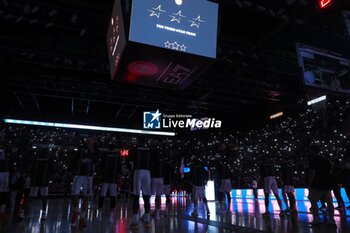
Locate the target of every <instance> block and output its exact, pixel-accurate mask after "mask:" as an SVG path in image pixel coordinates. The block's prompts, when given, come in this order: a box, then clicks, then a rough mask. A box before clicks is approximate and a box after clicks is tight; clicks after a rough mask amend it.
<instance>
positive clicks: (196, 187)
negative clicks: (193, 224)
mask: <svg viewBox="0 0 350 233" xmlns="http://www.w3.org/2000/svg"><path fill="white" fill-rule="evenodd" d="M190 177H191V181H192V189H193V192H192V195H193V197H192V198H193V204H194V210H193V212H192V213H191V215H192V217H195V218H196V217H197V216H198V201H200V200H203V203H204V205H205V208H206V211H207V216H209V215H210V211H209V206H208V201H207V198H206V197H205V185H206V183H207V182H208V178H209V176H208V171H207V170H205V168H204V167H203V166H202V165H201V164H200V163H198V162H197V164H195V165H193V166H191V170H190Z"/></svg>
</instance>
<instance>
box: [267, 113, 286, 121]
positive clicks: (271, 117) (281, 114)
mask: <svg viewBox="0 0 350 233" xmlns="http://www.w3.org/2000/svg"><path fill="white" fill-rule="evenodd" d="M280 116H283V112H278V113H276V114H273V115H271V116H270V120H272V119H275V118H277V117H280Z"/></svg>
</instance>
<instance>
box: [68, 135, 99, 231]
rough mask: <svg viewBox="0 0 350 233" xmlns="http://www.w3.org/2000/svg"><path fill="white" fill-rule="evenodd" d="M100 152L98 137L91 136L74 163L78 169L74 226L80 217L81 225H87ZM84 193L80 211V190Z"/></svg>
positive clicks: (74, 199) (73, 188)
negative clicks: (95, 165)
mask: <svg viewBox="0 0 350 233" xmlns="http://www.w3.org/2000/svg"><path fill="white" fill-rule="evenodd" d="M98 157H99V152H98V149H97V144H96V139H95V138H94V137H92V136H89V137H88V138H87V139H86V141H85V145H84V146H83V147H82V148H81V149H80V150H79V151H78V157H77V160H76V164H75V165H74V166H75V168H76V169H77V175H76V176H74V179H73V184H72V207H73V216H72V219H71V223H72V225H73V226H75V225H76V223H77V221H78V218H79V217H80V220H79V226H80V227H86V221H85V218H86V214H87V210H88V205H89V198H90V197H91V196H92V194H93V193H92V182H93V174H94V164H95V163H96V161H98ZM81 191H82V193H83V196H84V198H83V203H82V208H81V211H79V198H78V196H79V195H80V192H81Z"/></svg>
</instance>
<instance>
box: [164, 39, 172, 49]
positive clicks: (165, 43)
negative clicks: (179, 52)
mask: <svg viewBox="0 0 350 233" xmlns="http://www.w3.org/2000/svg"><path fill="white" fill-rule="evenodd" d="M170 45H171V43H170V42H169V41H166V42H164V46H165V48H169V49H170Z"/></svg>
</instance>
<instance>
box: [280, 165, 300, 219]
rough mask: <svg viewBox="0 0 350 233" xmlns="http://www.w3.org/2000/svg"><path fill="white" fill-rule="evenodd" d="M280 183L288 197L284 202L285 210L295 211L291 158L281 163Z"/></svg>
mask: <svg viewBox="0 0 350 233" xmlns="http://www.w3.org/2000/svg"><path fill="white" fill-rule="evenodd" d="M282 183H283V186H284V187H283V191H282V192H284V193H285V194H286V196H287V197H288V199H289V205H288V199H287V198H286V199H287V200H285V203H286V206H287V208H286V211H288V212H293V213H294V212H296V211H297V210H296V201H295V196H294V169H293V160H292V159H289V160H286V161H285V162H284V164H283V165H282Z"/></svg>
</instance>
